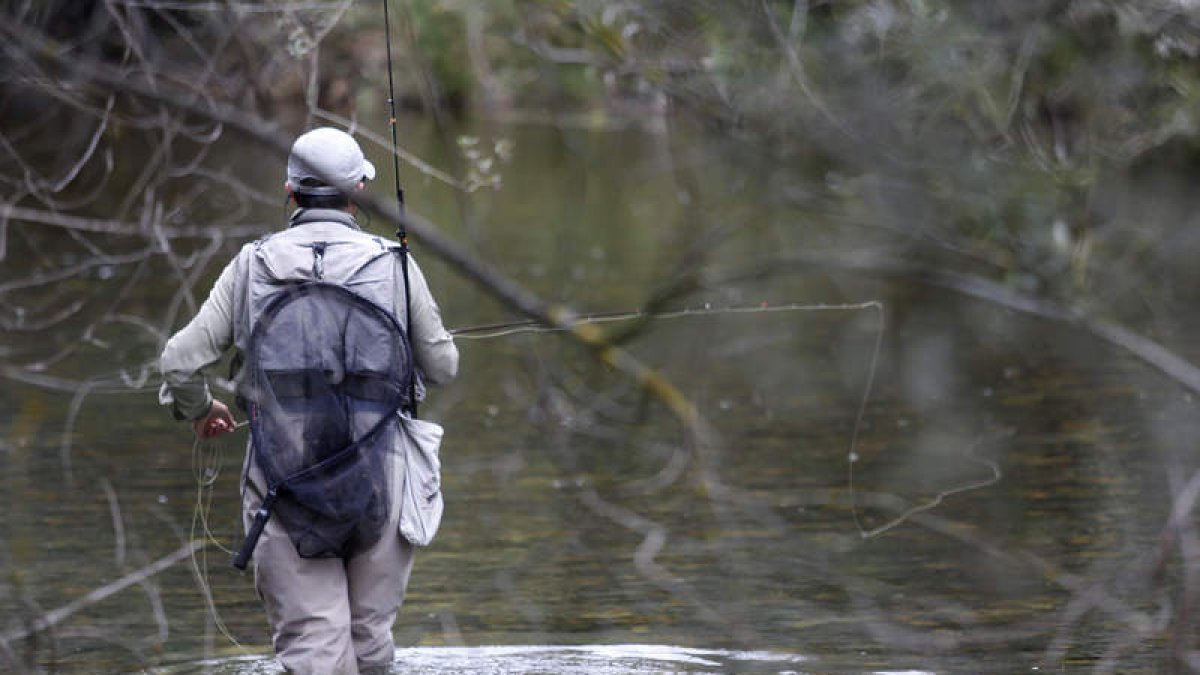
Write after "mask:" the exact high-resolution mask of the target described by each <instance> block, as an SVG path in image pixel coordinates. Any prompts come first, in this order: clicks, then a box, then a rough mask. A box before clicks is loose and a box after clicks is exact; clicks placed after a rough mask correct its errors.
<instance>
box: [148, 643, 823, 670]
mask: <svg viewBox="0 0 1200 675" xmlns="http://www.w3.org/2000/svg"><path fill="white" fill-rule="evenodd" d="M808 661H809V659H808V658H806V657H804V656H800V655H795V654H778V653H773V652H745V651H726V650H720V649H691V648H686V647H673V646H669V645H641V644H633V645H581V646H522V645H512V646H493V647H414V648H410V649H402V650H399V652H398V653H397V655H396V662H395V666H394V667H393V671H394V672H397V673H409V674H411V675H441V674H447V675H448V674H450V673H491V674H492V675H523V674H526V673H554V674H556V675H642V674H646V675H648V674H650V673H665V672H670V673H678V674H679V675H687V674H690V673H759V674H762V675H767V674H768V673H778V674H780V675H784V674H791V673H799V672H800V670H797V669H798V668H801V667H802V666H801V665H800V664H804V663H806V662H808ZM151 672H153V673H158V674H160V675H184V674H185V673H200V672H205V673H212V674H213V675H267V674H269V673H270V674H273V673H281V672H283V671H282V670H281V669H280V668H279V666H278V665H277V664H276V663H275V662H274V661H273V660H272V659H267V658H262V657H240V658H231V659H223V660H209V661H203V662H198V663H188V664H179V665H177V666H173V667H170V668H159V669H154V670H152V671H151Z"/></svg>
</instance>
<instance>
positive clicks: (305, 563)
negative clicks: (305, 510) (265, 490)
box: [242, 467, 413, 675]
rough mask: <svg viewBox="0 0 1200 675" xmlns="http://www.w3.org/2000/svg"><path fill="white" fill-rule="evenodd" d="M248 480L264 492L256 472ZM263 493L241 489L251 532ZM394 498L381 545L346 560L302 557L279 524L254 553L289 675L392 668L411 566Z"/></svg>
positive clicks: (345, 674)
mask: <svg viewBox="0 0 1200 675" xmlns="http://www.w3.org/2000/svg"><path fill="white" fill-rule="evenodd" d="M248 477H249V479H250V481H251V482H252V483H253V484H254V485H257V486H262V485H263V481H262V479H261V475H258V470H257V467H254V468H251V469H250V470H249V475H248ZM396 482H398V481H396ZM394 484H395V482H394ZM261 492H262V491H261V490H255V489H243V497H242V514H243V520H244V521H245V522H244V524H245V527H246V528H247V529H249V526H250V520H251V519H252V517H253V514H254V512H255V511H257V510H258V505H259V503H260V501H261V499H260V497H259V496H258V494H256V493H259V494H261ZM393 496H394V497H395V498H394V499H393V500H392V501H393V504H392V514H391V520H390V521H389V524H388V526H387V529H386V530H385V531H384V535H383V537H382V538H381V539H380V540H379V543H377V544H375V546H373V547H371V548H369V549H367V550H365V551H361V552H359V553H358V554H357V555H355V556H353V557H351V558H347V559H342V558H301V557H300V556H299V555H298V554H297V553H296V548H295V546H293V545H292V540H291V539H290V538H289V537H288V534H287V531H286V530H285V529H284V527H283V525H281V524H280V523H279V521H278V519H276V518H271V519H270V520H268V521H267V527H266V528H265V529H264V530H263V534H262V538H261V539H259V540H258V545H257V546H256V547H255V549H254V584H255V588H257V589H258V594H259V597H261V598H262V601H263V604H264V605H265V606H266V610H267V619H268V620H269V621H270V622H271V640H272V643H273V644H274V647H275V654H276V655H277V656H278V658H279V661H280V662H281V663H282V664H283V667H284V668H286V669H287V671H288V672H289V673H295V674H297V675H355V674H356V673H359V672H361V671H366V672H372V671H378V672H387V669H388V668H389V667H390V666H391V664H392V661H393V660H394V658H395V645H394V643H393V641H392V624H393V622H394V621H395V619H396V614H397V612H398V611H399V610H400V605H401V604H402V603H403V602H404V594H405V592H406V590H407V588H408V576H409V573H410V572H412V565H413V546H412V544H409V543H408V542H407V541H405V540H404V539H403V538H402V537H400V535H399V531H398V529H397V528H398V525H397V522H398V520H399V503H400V500H399V498H398V494H397V492H396V491H393Z"/></svg>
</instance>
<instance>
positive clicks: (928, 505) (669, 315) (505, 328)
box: [450, 300, 1003, 539]
mask: <svg viewBox="0 0 1200 675" xmlns="http://www.w3.org/2000/svg"><path fill="white" fill-rule="evenodd" d="M861 310H872V311H874V312H876V314H877V316H878V319H879V323H878V327H877V330H876V331H875V339H874V344H873V345H872V348H871V358H870V361H869V365H868V367H867V377H866V382H865V383H864V385H863V392H862V396H861V397H860V398H859V401H858V409H857V411H856V412H855V415H854V425H853V427H852V428H851V432H850V443H849V447H848V448H847V450H846V490H847V492H848V493H849V497H850V509H851V517H852V518H853V520H854V525H855V527H856V528H857V529H858V533H859V536H861V537H862V538H863V539H871V538H874V537H878V536H879V535H882V534H884V533H885V532H887V531H889V530H891V529H894V528H896V527H898V526H899V525H901V524H903V523H904V522H906V521H908V520H909V519H911V518H912V517H913V516H915V515H917V514H919V513H922V512H925V511H929V510H931V509H934V508H936V507H937V506H939V505H940V504H941V503H942V502H943V501H944V500H945V499H946V498H948V497H951V496H953V495H956V494H960V493H963V492H968V491H972V490H979V489H983V488H986V487H988V486H990V485H994V484H995V483H997V482H998V481H1000V479H1001V478H1002V477H1003V474H1002V473H1001V471H1000V467H999V466H998V465H997V464H996V463H995V462H993V461H991V460H987V459H984V458H982V457H979V456H977V455H976V454H975V453H974V450H975V448H976V447H977V446H978V444H979V441H977V442H976V443H975V444H974V445H972V446H971V448H968V449H967V451H966V453H965V454H966V456H967V458H968V459H971V460H972V461H974V462H977V463H979V464H982V465H983V466H986V467H987V468H988V469H989V470H990V472H991V475H990V476H989V477H988V478H984V479H980V480H976V481H971V482H969V483H966V484H963V485H959V486H957V487H952V488H949V489H946V490H942V491H940V492H938V493H937V494H936V495H934V496H933V497H932V498H930V499H928V500H926V501H925V502H922V503H920V504H917V505H915V506H912V507H910V508H908V509H906V510H905V511H903V512H902V513H901V514H900V515H898V516H896V517H895V518H893V519H891V520H889V521H887V522H886V523H884V524H882V525H879V526H876V527H873V528H867V527H866V526H865V525H864V523H863V517H862V513H861V510H860V508H859V503H858V502H859V499H858V489H857V486H856V485H855V472H854V469H855V466H856V465H857V464H858V462H859V459H860V457H859V455H858V445H859V440H860V437H861V435H862V429H863V425H864V422H865V420H866V414H867V405H868V404H869V403H870V400H871V393H872V391H873V389H874V386H875V376H876V372H877V371H878V368H879V357H880V353H881V352H882V350H883V336H884V330H885V323H884V316H885V312H884V306H883V303H882V302H880V301H878V300H868V301H866V302H857V303H843V304H827V303H815V304H805V303H788V304H784V305H768V304H766V303H763V304H760V305H741V306H732V307H713V306H711V305H710V304H707V303H706V304H704V305H703V306H701V307H693V308H686V309H680V310H673V311H665V312H644V311H641V310H635V311H630V312H611V313H603V314H589V315H584V316H581V317H579V318H577V319H576V320H575V321H573V322H572V323H573V324H582V323H611V322H619V321H633V320H639V319H640V320H652V321H657V320H666V319H681V318H688V317H701V316H720V315H723V314H764V313H772V312H825V311H861ZM564 330H568V328H559V327H554V326H546V325H544V324H541V323H538V322H536V321H534V320H532V319H530V320H523V321H515V322H508V323H495V324H486V325H481V326H471V327H466V328H457V329H453V330H451V331H450V334H451V335H453V336H454V337H455V339H463V340H488V339H492V338H498V337H505V336H509V335H516V334H520V333H553V332H561V331H564Z"/></svg>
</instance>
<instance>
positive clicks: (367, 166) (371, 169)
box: [363, 159, 375, 180]
mask: <svg viewBox="0 0 1200 675" xmlns="http://www.w3.org/2000/svg"><path fill="white" fill-rule="evenodd" d="M363 178H366V179H367V180H375V165H374V164H372V163H371V162H370V161H369V160H366V159H364V160H363Z"/></svg>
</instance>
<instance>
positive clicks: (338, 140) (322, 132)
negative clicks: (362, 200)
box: [287, 127, 375, 195]
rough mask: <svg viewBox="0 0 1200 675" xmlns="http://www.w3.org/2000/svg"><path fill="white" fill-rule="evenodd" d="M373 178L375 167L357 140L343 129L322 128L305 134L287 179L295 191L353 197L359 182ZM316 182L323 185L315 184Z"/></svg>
mask: <svg viewBox="0 0 1200 675" xmlns="http://www.w3.org/2000/svg"><path fill="white" fill-rule="evenodd" d="M373 178H375V165H374V164H372V163H370V162H368V161H367V158H366V157H364V156H363V151H362V148H360V147H358V143H357V142H356V141H355V140H354V137H353V136H351V135H350V134H348V133H346V132H344V131H342V130H341V129H335V128H333V127H321V128H319V129H313V130H312V131H309V132H307V133H305V134H302V135H301V136H300V137H299V138H297V139H296V142H295V143H293V144H292V153H291V154H290V155H288V166H287V179H288V183H290V184H291V187H292V191H293V192H299V193H301V194H309V195H328V194H337V193H342V194H351V193H353V192H354V191H355V189H356V188H357V187H358V184H359V183H361V182H362V181H364V180H371V179H373ZM306 179H307V182H308V183H309V184H308V185H306V184H305V182H306ZM314 181H315V182H317V183H319V185H312V184H311V183H313V182H314Z"/></svg>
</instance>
